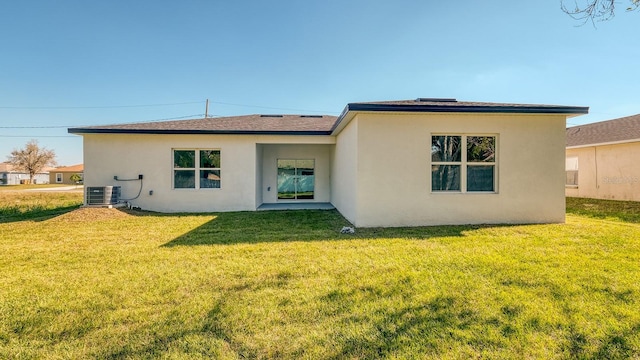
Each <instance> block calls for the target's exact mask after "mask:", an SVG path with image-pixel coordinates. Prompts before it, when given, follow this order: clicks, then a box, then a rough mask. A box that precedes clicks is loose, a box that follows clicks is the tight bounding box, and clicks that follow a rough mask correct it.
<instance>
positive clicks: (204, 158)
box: [200, 150, 220, 168]
mask: <svg viewBox="0 0 640 360" xmlns="http://www.w3.org/2000/svg"><path fill="white" fill-rule="evenodd" d="M200 167H201V168H219V167H220V150H200Z"/></svg>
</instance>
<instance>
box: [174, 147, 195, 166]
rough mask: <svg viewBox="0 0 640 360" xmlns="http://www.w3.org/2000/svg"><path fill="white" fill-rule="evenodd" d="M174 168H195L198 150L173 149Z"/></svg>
mask: <svg viewBox="0 0 640 360" xmlns="http://www.w3.org/2000/svg"><path fill="white" fill-rule="evenodd" d="M173 167H174V168H195V167H196V152H195V151H193V150H173Z"/></svg>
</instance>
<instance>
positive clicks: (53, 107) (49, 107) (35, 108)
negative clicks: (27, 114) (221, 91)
mask: <svg viewBox="0 0 640 360" xmlns="http://www.w3.org/2000/svg"><path fill="white" fill-rule="evenodd" d="M202 103H204V101H190V102H181V103H166V104H143V105H104V106H0V109H27V110H70V109H114V108H136V107H154V106H174V105H188V104H202Z"/></svg>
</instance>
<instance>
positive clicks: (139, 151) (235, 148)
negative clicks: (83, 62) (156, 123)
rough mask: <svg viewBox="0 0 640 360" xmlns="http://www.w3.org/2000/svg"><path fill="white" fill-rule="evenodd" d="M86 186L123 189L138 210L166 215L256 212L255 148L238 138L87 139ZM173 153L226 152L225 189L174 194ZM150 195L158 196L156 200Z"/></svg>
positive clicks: (223, 159)
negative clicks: (140, 180)
mask: <svg viewBox="0 0 640 360" xmlns="http://www.w3.org/2000/svg"><path fill="white" fill-rule="evenodd" d="M84 143H85V145H84V149H85V150H84V151H85V153H84V156H85V159H88V161H86V164H85V186H87V187H89V186H105V185H119V186H122V197H123V198H125V199H127V198H133V197H135V196H136V195H137V193H138V191H139V188H140V182H139V181H126V182H122V181H116V180H114V178H113V177H114V176H118V178H120V179H135V178H137V177H138V175H143V177H144V178H143V188H142V191H141V193H140V196H139V198H137V199H134V200H131V203H132V204H134V205H135V206H139V207H141V208H143V209H147V210H153V211H162V212H183V211H184V212H187V211H189V212H194V211H196V212H197V211H236V210H255V184H254V183H255V171H256V170H255V169H256V167H255V153H256V149H255V143H251V142H247V141H239V140H238V139H237V136H234V135H222V136H220V135H128V134H125V135H115V134H100V135H91V134H89V135H85V136H84ZM173 149H220V151H221V153H220V157H221V161H220V162H221V188H220V189H173V185H172V177H173V164H172V151H173ZM149 191H153V195H150V193H149Z"/></svg>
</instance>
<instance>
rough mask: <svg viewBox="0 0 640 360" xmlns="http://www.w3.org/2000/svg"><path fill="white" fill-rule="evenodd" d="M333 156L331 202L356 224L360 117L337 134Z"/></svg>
mask: <svg viewBox="0 0 640 360" xmlns="http://www.w3.org/2000/svg"><path fill="white" fill-rule="evenodd" d="M331 158H332V162H331V203H332V204H333V206H335V207H336V209H338V211H340V213H341V214H342V216H344V217H345V218H346V219H347V220H349V221H350V222H351V223H353V224H355V223H356V220H357V216H358V213H357V205H358V203H357V202H358V198H357V194H358V119H354V120H352V121H351V122H350V123H349V124H348V125H347V126H346V127H345V128H344V129H343V130H342V131H341V132H340V134H339V135H338V136H337V139H336V146H335V148H334V150H333V155H332V157H331ZM373 196H375V194H374V195H373Z"/></svg>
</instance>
